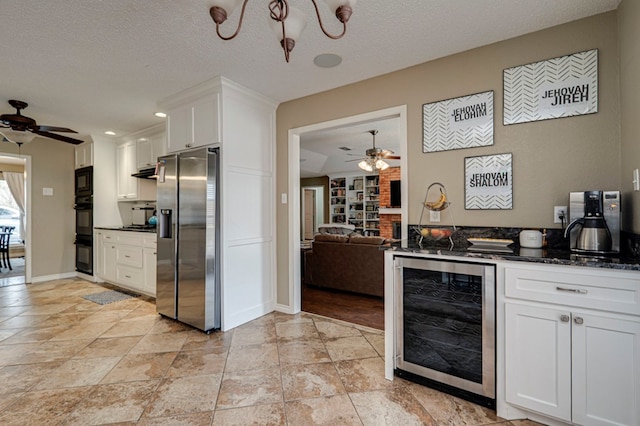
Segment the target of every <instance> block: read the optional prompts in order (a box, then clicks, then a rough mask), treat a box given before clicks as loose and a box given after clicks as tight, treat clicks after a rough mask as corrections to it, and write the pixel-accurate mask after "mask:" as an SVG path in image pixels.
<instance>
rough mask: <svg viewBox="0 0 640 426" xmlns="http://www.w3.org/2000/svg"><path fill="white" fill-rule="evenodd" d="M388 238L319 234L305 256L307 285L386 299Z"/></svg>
mask: <svg viewBox="0 0 640 426" xmlns="http://www.w3.org/2000/svg"><path fill="white" fill-rule="evenodd" d="M383 243H384V238H381V237H363V236H359V235H358V236H352V237H349V236H346V235H333V234H319V235H316V236H315V239H314V241H313V245H312V249H311V251H308V252H306V253H305V265H304V279H305V284H310V285H313V286H316V287H322V288H332V289H337V290H345V291H350V292H354V293H361V294H368V295H372V296H379V297H382V296H384V251H383V250H381V247H380V246H381V244H383Z"/></svg>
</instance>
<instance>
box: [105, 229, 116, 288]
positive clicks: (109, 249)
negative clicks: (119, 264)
mask: <svg viewBox="0 0 640 426" xmlns="http://www.w3.org/2000/svg"><path fill="white" fill-rule="evenodd" d="M102 278H103V279H104V280H105V281H110V282H116V245H115V244H114V243H113V242H111V241H110V240H109V239H105V240H103V242H102Z"/></svg>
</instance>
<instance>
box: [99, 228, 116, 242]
mask: <svg viewBox="0 0 640 426" xmlns="http://www.w3.org/2000/svg"><path fill="white" fill-rule="evenodd" d="M101 232H102V241H109V242H112V243H115V242H116V233H115V232H108V231H101Z"/></svg>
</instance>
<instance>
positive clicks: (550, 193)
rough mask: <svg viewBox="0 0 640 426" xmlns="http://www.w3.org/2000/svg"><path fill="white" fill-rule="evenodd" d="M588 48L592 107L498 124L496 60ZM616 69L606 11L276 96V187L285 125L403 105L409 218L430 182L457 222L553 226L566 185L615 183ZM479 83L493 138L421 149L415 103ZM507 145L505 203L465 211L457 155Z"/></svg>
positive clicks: (281, 262) (282, 232)
mask: <svg viewBox="0 0 640 426" xmlns="http://www.w3.org/2000/svg"><path fill="white" fill-rule="evenodd" d="M416 42H417V41H416ZM425 42H428V41H425ZM594 48H598V49H599V112H598V113H597V114H592V115H587V116H580V117H572V118H564V119H558V120H547V121H541V122H534V123H526V124H518V125H512V126H506V127H505V126H503V125H502V104H503V102H502V99H503V96H502V71H503V70H504V69H505V68H508V67H512V66H517V65H523V64H527V63H530V62H535V61H540V60H544V59H549V58H553V57H557V56H562V55H566V54H571V53H575V52H580V51H584V50H589V49H594ZM618 74H619V72H618V45H617V16H616V12H615V11H614V12H610V13H606V14H602V15H598V16H595V17H591V18H587V19H583V20H580V21H576V22H573V23H569V24H565V25H561V26H558V27H554V28H551V29H548V30H544V31H540V32H536V33H532V34H528V35H525V36H522V37H518V38H515V39H511V40H507V41H504V42H500V43H496V44H493V45H489V46H485V47H481V48H478V49H474V50H471V51H468V52H464V53H461V54H457V55H453V56H449V57H446V58H443V59H439V60H435V61H431V62H428V63H425V64H421V65H418V66H415V67H411V68H408V69H405V70H401V71H398V72H394V73H391V74H387V75H383V76H379V77H376V78H372V79H369V80H365V81H362V82H359V83H355V84H351V85H348V86H344V87H341V88H338V89H335V90H331V91H327V92H323V93H319V94H316V95H313V96H309V97H305V98H301V99H297V100H294V101H290V102H286V103H282V104H281V105H280V106H279V108H278V111H277V152H278V157H277V169H278V171H279V172H278V177H277V179H278V180H277V191H276V192H277V193H282V192H287V180H288V176H287V169H288V163H289V159H288V158H287V142H288V141H287V136H288V135H287V132H288V130H289V129H291V128H297V127H301V126H305V125H310V124H315V123H320V122H325V121H330V120H333V119H338V118H343V117H348V116H353V115H357V114H361V113H365V112H370V111H376V110H381V109H384V108H389V107H394V106H398V105H405V104H406V105H407V111H408V112H407V120H408V123H407V129H408V135H407V138H408V141H409V142H408V158H407V162H408V169H407V172H408V176H409V178H408V186H409V191H408V197H409V222H410V223H415V222H416V221H417V220H418V217H419V215H420V200H421V199H422V198H423V197H424V191H425V190H426V187H427V186H428V185H429V183H431V182H433V181H439V182H442V183H443V184H444V185H445V186H446V187H447V190H448V193H449V196H450V199H451V202H452V206H453V207H452V208H453V209H455V210H454V212H455V219H456V222H457V223H456V224H458V225H476V226H516V227H519V226H522V227H525V226H526V227H547V228H551V227H554V225H553V223H552V222H553V206H554V205H566V203H567V193H568V192H569V191H572V190H586V189H594V188H603V189H604V188H619V187H620V175H619V173H618V172H617V171H618V170H619V169H620V135H619V82H618ZM486 90H494V110H495V114H494V118H495V131H494V138H495V144H494V145H493V146H490V147H484V148H472V149H465V150H456V151H448V152H440V153H432V154H423V153H422V136H421V135H422V105H423V104H424V103H427V102H434V101H438V100H443V99H449V98H452V97H457V96H463V95H468V94H472V93H477V92H481V91H486ZM507 152H510V153H513V170H514V173H513V174H514V204H513V210H505V211H465V210H464V169H463V165H464V157H466V156H474V155H488V154H496V153H507ZM277 214H278V217H277V226H278V237H279V238H278V243H277V244H278V300H277V301H278V303H279V304H284V305H288V304H289V301H288V283H289V276H288V274H289V265H288V259H289V250H290V247H288V233H289V229H290V226H289V222H288V218H287V206H286V205H282V204H278V211H277ZM443 219H445V220H446V218H444V217H443ZM445 220H443V223H446V222H445ZM555 226H558V225H555Z"/></svg>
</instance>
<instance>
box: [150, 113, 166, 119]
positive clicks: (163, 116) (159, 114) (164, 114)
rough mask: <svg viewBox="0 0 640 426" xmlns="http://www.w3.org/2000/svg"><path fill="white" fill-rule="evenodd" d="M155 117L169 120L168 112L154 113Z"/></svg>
mask: <svg viewBox="0 0 640 426" xmlns="http://www.w3.org/2000/svg"><path fill="white" fill-rule="evenodd" d="M153 115H155V116H156V117H160V118H167V113H166V112H161V111H158V112H156V113H154V114H153Z"/></svg>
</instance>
